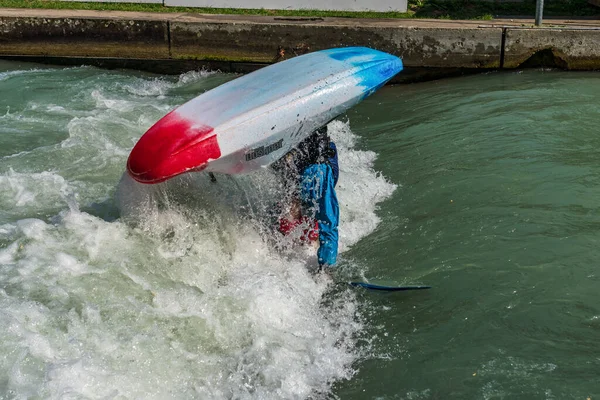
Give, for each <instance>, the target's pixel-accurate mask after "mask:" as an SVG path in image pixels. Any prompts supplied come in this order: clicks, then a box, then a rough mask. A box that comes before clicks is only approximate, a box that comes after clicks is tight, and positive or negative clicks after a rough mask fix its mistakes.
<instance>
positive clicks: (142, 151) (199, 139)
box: [127, 111, 221, 183]
mask: <svg viewBox="0 0 600 400" xmlns="http://www.w3.org/2000/svg"><path fill="white" fill-rule="evenodd" d="M213 130H214V128H212V127H210V126H206V125H198V124H194V123H193V122H191V121H189V120H186V119H184V118H182V117H181V116H180V115H179V114H178V113H177V112H176V111H171V112H170V113H169V114H167V115H165V116H164V117H163V118H162V119H161V120H159V121H158V122H157V123H156V124H154V125H153V126H152V127H151V128H150V129H148V131H147V132H146V133H145V134H144V135H143V136H142V137H141V138H140V140H139V141H138V142H137V143H136V145H135V146H134V147H133V150H131V153H130V154H129V159H128V160H127V171H128V172H129V175H131V177H132V178H133V179H135V180H136V181H138V182H141V183H159V182H163V181H165V180H167V179H169V178H172V177H174V176H176V175H179V174H183V173H184V172H187V171H191V170H195V171H201V170H203V169H204V168H206V164H207V162H208V161H210V160H216V159H217V158H219V157H221V149H220V148H219V143H218V142H217V137H216V136H215V135H214V133H213Z"/></svg>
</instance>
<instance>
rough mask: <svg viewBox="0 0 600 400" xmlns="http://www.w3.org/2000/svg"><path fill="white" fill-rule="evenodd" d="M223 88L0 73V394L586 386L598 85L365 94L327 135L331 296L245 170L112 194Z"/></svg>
mask: <svg viewBox="0 0 600 400" xmlns="http://www.w3.org/2000/svg"><path fill="white" fill-rule="evenodd" d="M233 77H234V76H233V75H228V74H221V73H216V72H207V71H191V72H188V73H185V74H183V75H180V76H159V75H152V74H147V73H140V72H132V71H107V70H101V69H97V68H92V67H85V66H83V67H75V68H58V67H48V66H42V65H37V64H27V63H17V62H6V61H0V94H1V95H0V187H2V190H0V326H2V329H0V399H13V398H53V399H58V398H77V399H99V398H102V399H106V398H115V399H134V398H144V399H165V398H181V399H183V398H211V399H279V398H286V399H304V398H340V399H364V398H371V399H521V398H522V399H566V398H577V399H586V398H596V397H598V396H600V385H599V384H598V382H597V381H596V379H597V373H598V371H599V369H600V351H599V350H598V349H597V343H598V342H597V340H600V306H598V289H597V287H596V282H598V281H599V280H600V275H599V274H598V272H597V271H596V268H597V266H598V264H597V260H598V258H599V257H600V250H599V249H598V243H599V242H600V233H599V228H600V212H598V207H597V202H598V199H600V162H599V161H598V155H597V149H598V148H600V134H599V133H598V126H600V110H599V108H598V106H597V100H598V93H600V75H598V74H595V73H566V72H560V71H553V70H526V71H518V72H496V73H487V74H481V75H475V76H469V77H462V78H454V79H446V80H439V81H433V82H428V83H420V84H412V85H397V86H386V87H384V88H382V89H381V90H380V91H378V92H377V93H376V94H375V95H373V96H371V97H370V98H368V99H366V100H365V101H364V102H363V103H361V104H359V105H358V106H356V107H355V108H353V109H351V110H350V111H349V112H348V113H347V114H346V115H343V116H341V117H340V118H339V119H338V120H337V121H334V122H333V123H331V124H330V126H329V128H330V132H331V134H332V137H333V138H334V140H335V141H336V144H337V145H338V148H339V154H340V169H341V172H340V180H339V184H338V188H337V191H338V197H339V200H340V207H341V223H340V250H341V254H340V261H339V266H338V267H337V268H336V270H335V272H334V273H333V278H334V281H335V282H334V283H331V282H330V281H329V280H327V279H326V278H325V277H322V276H317V277H315V276H313V275H311V273H309V272H308V270H307V265H310V264H311V263H314V262H315V257H314V254H313V253H314V252H313V251H312V250H311V249H310V248H307V247H302V246H300V247H298V246H293V245H291V244H290V243H288V242H286V241H285V240H282V239H280V238H274V237H273V236H272V234H270V233H269V230H268V229H265V224H264V220H265V216H267V215H269V212H270V210H271V209H272V207H273V205H274V204H275V203H276V201H277V199H278V196H280V195H281V193H280V187H279V186H278V185H277V183H276V179H274V176H273V174H272V173H270V172H269V171H260V172H257V173H253V174H250V175H246V176H241V177H235V178H231V177H226V176H221V177H218V180H217V183H211V182H210V180H209V179H208V177H207V176H205V174H202V173H194V174H187V175H182V176H180V177H178V178H175V179H173V180H171V181H169V182H166V183H164V184H160V185H153V186H144V187H141V188H140V185H132V183H131V182H128V181H127V180H124V181H122V182H121V183H120V181H121V177H122V174H123V171H124V166H125V162H126V159H127V156H128V154H129V151H130V150H131V148H132V147H133V145H134V144H135V142H136V141H137V139H138V138H139V137H140V136H141V135H142V134H143V133H144V132H145V131H146V130H147V129H148V128H149V127H150V126H151V125H152V124H153V123H154V122H155V121H157V120H158V119H159V118H161V117H162V116H163V115H165V114H166V113H167V112H168V111H170V110H172V109H173V108H174V107H176V106H177V105H180V104H182V103H184V102H185V101H187V100H189V99H191V98H193V97H195V96H197V95H198V94H200V93H202V92H203V91H205V90H208V89H210V88H213V87H215V86H217V85H219V84H222V83H224V82H226V81H228V80H230V79H232V78H233ZM260 221H262V222H260ZM357 279H363V280H369V281H371V282H374V283H385V284H427V285H431V286H433V288H432V289H430V290H426V291H414V292H398V293H390V294H382V293H375V292H369V291H365V290H363V289H357V288H352V287H350V286H348V285H347V284H346V283H345V282H347V281H349V280H357Z"/></svg>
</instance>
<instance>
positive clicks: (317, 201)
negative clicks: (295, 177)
mask: <svg viewBox="0 0 600 400" xmlns="http://www.w3.org/2000/svg"><path fill="white" fill-rule="evenodd" d="M301 197H302V202H303V203H304V206H305V207H306V208H314V209H315V218H316V220H317V221H318V222H319V250H318V251H317V257H318V259H319V266H329V267H331V266H333V265H335V263H336V261H337V251H338V223H339V216H340V210H339V206H338V200H337V196H336V193H335V188H334V179H333V171H332V169H331V167H330V166H329V165H328V164H313V165H311V166H309V167H308V168H306V170H305V171H304V173H303V176H302V185H301Z"/></svg>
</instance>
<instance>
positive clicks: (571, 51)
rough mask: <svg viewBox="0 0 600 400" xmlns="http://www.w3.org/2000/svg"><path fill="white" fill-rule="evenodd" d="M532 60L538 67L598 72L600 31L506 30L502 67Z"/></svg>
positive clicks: (511, 66)
mask: <svg viewBox="0 0 600 400" xmlns="http://www.w3.org/2000/svg"><path fill="white" fill-rule="evenodd" d="M532 57H534V58H537V59H536V60H535V61H536V62H535V64H537V65H540V64H542V65H547V66H556V67H559V68H563V69H568V70H594V69H600V30H582V29H576V30H573V29H514V28H507V29H506V43H505V56H504V67H505V68H517V67H519V66H520V65H522V64H524V63H525V62H526V61H527V60H529V59H531V58H532Z"/></svg>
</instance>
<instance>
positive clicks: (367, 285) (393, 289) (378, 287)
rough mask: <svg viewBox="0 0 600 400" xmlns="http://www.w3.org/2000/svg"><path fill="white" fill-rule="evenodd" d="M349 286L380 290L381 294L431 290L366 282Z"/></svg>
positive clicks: (424, 287) (429, 287)
mask: <svg viewBox="0 0 600 400" xmlns="http://www.w3.org/2000/svg"><path fill="white" fill-rule="evenodd" d="M350 285H352V286H355V287H361V288H364V289H369V290H380V291H382V292H399V291H404V290H423V289H431V286H384V285H374V284H372V283H367V282H350Z"/></svg>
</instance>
